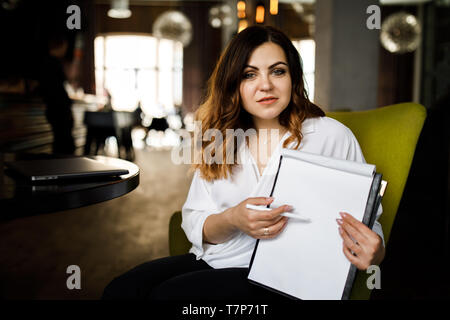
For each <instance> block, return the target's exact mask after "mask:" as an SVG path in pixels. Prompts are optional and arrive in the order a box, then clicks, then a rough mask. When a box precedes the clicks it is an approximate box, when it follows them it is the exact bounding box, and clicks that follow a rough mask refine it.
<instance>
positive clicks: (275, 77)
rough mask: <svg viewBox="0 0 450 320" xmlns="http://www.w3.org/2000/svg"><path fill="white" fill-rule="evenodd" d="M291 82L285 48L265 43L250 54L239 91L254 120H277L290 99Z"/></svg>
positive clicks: (246, 108) (245, 107) (243, 103)
mask: <svg viewBox="0 0 450 320" xmlns="http://www.w3.org/2000/svg"><path fill="white" fill-rule="evenodd" d="M291 90H292V82H291V76H290V73H289V67H288V63H287V59H286V55H285V54H284V51H283V49H282V48H281V47H280V46H279V45H277V44H275V43H273V42H266V43H263V44H262V45H260V46H259V47H257V48H256V49H255V50H254V51H253V52H252V54H251V55H250V58H249V60H248V61H247V65H246V66H245V68H244V72H243V76H242V81H241V85H240V88H239V92H240V95H241V102H242V106H243V107H244V109H245V110H246V111H247V112H248V113H250V114H251V115H252V116H253V118H254V120H256V121H258V120H272V119H278V116H279V115H280V113H281V112H282V111H283V110H284V109H285V108H286V107H287V106H288V104H289V102H290V100H291Z"/></svg>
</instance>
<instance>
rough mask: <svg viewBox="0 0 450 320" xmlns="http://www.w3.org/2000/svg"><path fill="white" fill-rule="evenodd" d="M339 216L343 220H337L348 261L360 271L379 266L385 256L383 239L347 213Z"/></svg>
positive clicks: (341, 213)
mask: <svg viewBox="0 0 450 320" xmlns="http://www.w3.org/2000/svg"><path fill="white" fill-rule="evenodd" d="M339 214H340V215H341V217H342V219H336V220H337V222H338V225H339V233H340V235H341V237H342V239H343V240H344V243H343V250H344V254H345V256H346V257H347V259H348V260H350V262H351V263H352V264H354V265H355V266H356V267H357V268H358V269H359V270H366V269H367V268H368V267H369V266H371V265H379V264H380V263H381V261H383V259H384V254H385V250H384V246H383V241H382V239H381V237H380V236H379V235H378V234H376V233H375V232H374V231H372V230H370V229H369V228H368V227H367V226H366V225H365V224H363V223H362V222H360V221H358V220H357V219H355V218H354V217H353V216H352V215H350V214H348V213H346V212H340V213H339ZM352 239H353V240H352ZM352 252H353V253H352Z"/></svg>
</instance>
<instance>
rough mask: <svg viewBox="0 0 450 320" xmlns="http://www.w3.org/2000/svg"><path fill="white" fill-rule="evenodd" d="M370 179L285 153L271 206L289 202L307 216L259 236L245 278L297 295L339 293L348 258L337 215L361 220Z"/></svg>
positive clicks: (327, 296) (316, 296)
mask: <svg viewBox="0 0 450 320" xmlns="http://www.w3.org/2000/svg"><path fill="white" fill-rule="evenodd" d="M296 152H299V151H296ZM354 164H357V163H356V162H355V163H354ZM347 167H348V166H347ZM358 170H359V171H360V169H358ZM358 170H357V171H358ZM366 172H368V171H367V169H366ZM371 183H372V175H371V174H370V175H367V174H355V173H350V172H348V170H347V171H340V170H336V169H333V168H328V167H324V166H322V165H315V164H313V163H311V162H306V161H303V160H299V159H298V157H283V160H282V165H281V168H280V172H279V174H278V179H277V183H276V187H275V189H274V193H273V197H274V198H275V200H274V202H273V203H272V204H271V207H272V206H273V207H278V206H281V205H284V204H289V205H292V206H293V207H294V210H295V211H297V212H299V213H300V214H304V215H305V216H307V217H308V218H310V219H311V220H310V222H302V221H298V220H294V219H290V220H289V221H288V224H287V226H286V228H285V230H284V231H283V232H282V233H281V234H280V235H278V236H277V237H276V238H274V239H269V240H260V241H259V244H258V249H257V252H256V254H255V257H254V260H253V265H252V267H251V270H250V273H249V276H248V278H249V279H251V280H254V281H256V282H259V283H262V284H264V285H266V286H269V287H271V288H274V289H276V290H279V291H283V292H285V293H287V294H290V295H292V296H295V297H298V298H300V299H305V300H310V299H314V300H315V299H324V300H328V299H341V297H342V293H343V290H344V286H345V282H346V280H347V276H348V272H349V270H350V262H349V261H348V259H347V258H346V257H345V255H344V253H343V252H342V238H341V237H340V235H339V231H338V224H337V222H336V219H337V218H341V217H340V215H339V212H340V211H345V212H348V213H350V214H351V215H353V216H354V217H355V218H356V219H358V220H360V221H361V220H362V218H363V216H364V211H365V207H366V203H367V198H368V195H369V192H370V187H371Z"/></svg>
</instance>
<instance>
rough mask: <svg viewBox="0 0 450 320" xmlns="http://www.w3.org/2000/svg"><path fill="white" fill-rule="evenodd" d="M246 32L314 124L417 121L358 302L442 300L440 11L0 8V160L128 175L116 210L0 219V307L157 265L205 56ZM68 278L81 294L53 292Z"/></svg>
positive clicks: (445, 292) (109, 206) (442, 4)
mask: <svg viewBox="0 0 450 320" xmlns="http://www.w3.org/2000/svg"><path fill="white" fill-rule="evenodd" d="M373 5H375V7H373ZM378 14H379V15H378ZM254 24H262V25H272V26H275V27H277V28H279V29H281V30H282V31H284V32H285V33H286V34H287V35H288V36H289V37H290V39H291V40H292V42H293V43H294V45H295V47H296V48H297V49H298V51H299V53H300V55H301V58H302V64H303V70H304V78H305V81H306V85H307V91H308V94H309V96H310V98H311V100H313V101H314V102H315V103H316V104H318V105H319V106H320V107H322V108H323V109H324V110H326V111H329V110H330V111H331V110H368V109H374V108H378V107H383V106H387V105H392V104H396V103H401V102H416V103H420V104H423V105H424V106H425V107H426V108H427V112H428V118H427V120H426V123H425V127H424V130H423V132H422V136H421V138H420V140H419V144H418V146H417V150H416V155H415V158H414V161H413V166H412V168H411V172H410V177H409V180H408V183H407V186H406V190H405V194H404V197H403V199H402V203H401V205H400V209H399V212H398V214H397V219H396V222H395V224H394V227H393V230H392V236H391V239H390V243H389V246H388V251H387V256H386V259H385V261H384V263H383V266H382V289H381V290H376V291H375V292H374V293H373V294H372V299H396V298H415V299H422V298H425V299H426V298H442V297H446V298H448V297H450V293H449V292H450V289H449V286H448V285H449V284H448V280H447V277H446V276H445V272H446V270H448V266H449V265H448V258H449V252H450V246H449V212H450V206H449V190H450V188H449V185H450V179H449V166H450V162H449V138H448V137H449V129H448V128H449V127H450V122H449V116H448V115H449V108H450V0H435V1H432V0H428V1H427V0H381V1H369V0H278V1H277V0H262V1H258V0H245V1H237V0H223V1H208V0H204V1H201V0H196V1H194V0H192V1H191V0H183V1H170V0H165V1H163V0H129V1H128V0H111V1H109V0H95V1H94V0H61V1H46V0H0V33H1V37H0V39H1V43H2V50H1V52H0V152H1V153H5V154H7V153H52V154H64V155H67V154H73V155H95V154H96V155H106V156H110V157H118V158H122V159H127V160H129V161H133V162H135V163H136V164H138V165H139V167H140V169H141V182H140V185H139V187H138V188H137V189H136V190H135V191H133V192H131V193H130V194H128V195H126V196H123V197H121V198H118V199H114V200H111V201H107V202H104V203H100V204H96V205H92V206H88V207H84V208H79V209H73V210H66V211H62V212H57V213H51V214H42V215H38V216H32V217H26V218H20V219H15V220H12V221H1V222H0V296H1V298H3V299H98V298H99V297H100V296H101V294H102V290H103V288H104V287H105V286H106V284H107V283H108V282H109V281H111V280H112V279H113V278H114V277H115V276H117V275H119V274H121V273H123V272H125V271H127V270H128V269H130V268H132V267H134V266H136V265H138V264H140V263H143V262H145V261H148V260H151V259H155V258H159V257H163V256H167V255H168V224H169V218H170V216H171V214H172V213H173V212H174V211H177V210H180V209H181V207H182V205H183V203H184V201H185V199H186V195H187V192H188V190H189V185H190V179H191V175H190V173H189V172H188V169H189V166H188V165H183V164H182V165H175V164H173V163H172V162H171V160H170V152H171V150H172V148H173V147H174V146H177V145H178V144H179V143H180V136H181V135H182V134H183V132H184V131H186V132H190V131H192V130H193V113H194V112H195V110H196V109H197V108H198V106H199V105H200V104H201V102H202V99H203V98H204V96H205V90H206V87H207V81H208V78H209V76H210V75H211V72H212V70H213V68H214V66H215V63H216V62H217V60H218V58H219V56H220V53H221V52H222V50H224V48H225V47H226V45H227V44H228V42H229V41H230V39H231V38H232V37H233V36H234V35H235V34H237V33H238V32H240V31H241V30H243V29H245V28H246V27H248V26H251V25H254ZM0 210H1V209H0ZM73 264H75V265H79V266H80V268H81V271H82V287H81V289H80V290H68V289H67V287H66V279H67V276H68V275H67V274H66V268H67V266H69V265H73Z"/></svg>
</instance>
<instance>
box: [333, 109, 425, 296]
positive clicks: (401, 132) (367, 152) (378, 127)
mask: <svg viewBox="0 0 450 320" xmlns="http://www.w3.org/2000/svg"><path fill="white" fill-rule="evenodd" d="M327 116H328V117H331V118H334V119H336V120H338V121H340V122H341V123H343V124H344V125H346V126H347V127H348V128H350V130H352V132H353V134H354V135H355V136H356V138H357V139H358V142H359V144H360V146H361V149H362V151H363V154H364V157H365V158H366V161H367V162H368V163H371V164H375V165H376V167H377V171H378V172H381V173H382V174H383V179H384V180H386V181H387V182H388V186H387V189H386V192H385V194H384V197H383V201H382V206H383V214H382V215H381V217H380V223H381V225H382V227H383V233H384V239H385V243H386V245H387V243H388V240H389V236H390V233H391V229H392V225H393V223H394V220H395V216H396V214H397V209H398V206H399V204H400V200H401V198H402V194H403V190H404V188H405V184H406V180H407V178H408V174H409V169H410V167H411V163H412V160H413V156H414V151H415V148H416V145H417V141H418V138H419V135H420V132H421V130H422V127H423V124H424V121H425V118H426V109H425V108H424V107H423V106H422V105H419V104H416V103H401V104H396V105H392V106H387V107H383V108H378V109H374V110H368V111H355V112H328V113H327ZM369 276H370V274H366V273H365V272H358V276H357V278H356V280H355V284H354V286H353V291H352V295H351V298H352V299H368V298H369V297H370V290H369V289H368V288H367V285H366V281H367V278H368V277H369Z"/></svg>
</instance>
